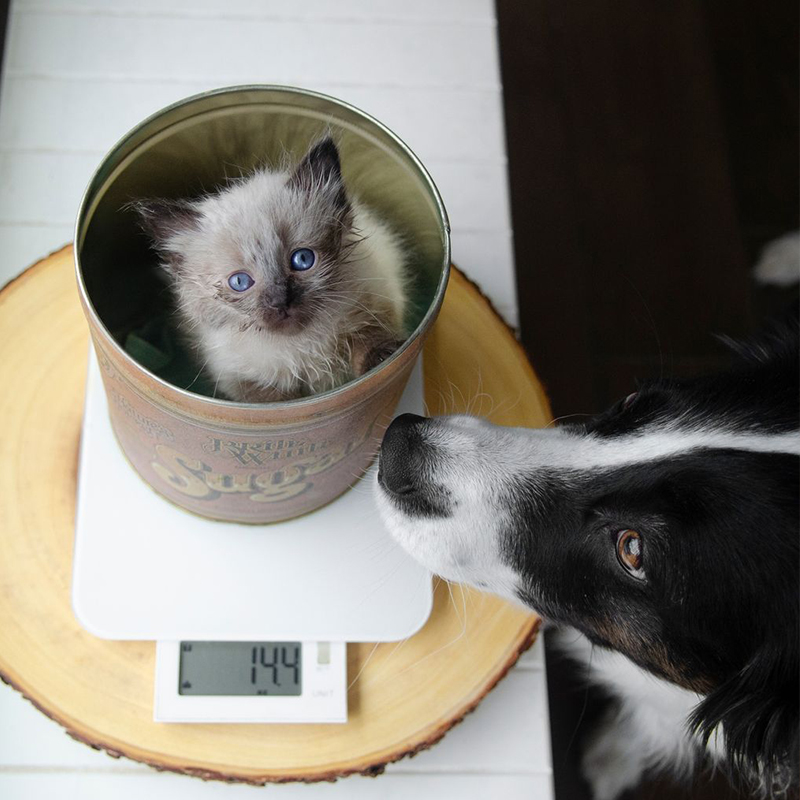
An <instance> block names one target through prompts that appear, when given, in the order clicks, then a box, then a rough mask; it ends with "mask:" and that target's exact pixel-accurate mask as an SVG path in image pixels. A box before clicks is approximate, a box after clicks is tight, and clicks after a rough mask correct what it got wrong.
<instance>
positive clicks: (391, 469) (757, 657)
mask: <svg viewBox="0 0 800 800" xmlns="http://www.w3.org/2000/svg"><path fill="white" fill-rule="evenodd" d="M733 347H734V350H735V351H736V353H735V355H736V362H737V363H736V364H735V365H734V366H733V368H732V369H731V370H730V371H729V372H726V373H724V374H719V375H715V376H711V377H703V378H697V379H693V380H685V381H677V380H659V381H656V382H653V383H649V384H646V385H644V386H643V387H642V388H640V390H639V391H637V392H635V393H634V394H631V395H629V396H628V397H626V398H625V399H624V400H622V401H621V402H620V403H618V404H617V405H616V406H614V407H613V408H611V409H610V410H609V411H607V412H605V413H603V414H601V415H599V416H597V417H595V418H593V419H591V420H590V421H589V422H587V423H585V424H578V425H575V424H571V425H564V426H561V427H559V428H555V429H543V430H530V429H525V428H504V427H498V426H495V425H492V424H490V423H488V422H486V421H484V420H481V419H478V418H475V417H470V416H449V417H438V418H432V419H428V418H424V417H418V416H415V415H412V414H404V415H402V416H400V417H398V418H397V419H395V420H394V422H393V423H392V424H391V426H390V427H389V429H388V430H387V432H386V435H385V438H384V440H383V445H382V448H381V455H380V467H379V471H378V477H377V488H376V495H377V501H378V505H379V507H380V510H381V514H382V517H383V519H384V521H385V523H386V525H387V527H388V528H389V530H390V531H391V533H392V534H393V536H394V538H395V539H396V540H397V541H398V542H399V543H400V544H401V545H402V546H403V547H405V548H406V549H407V550H408V551H409V553H411V555H413V556H414V557H415V558H417V559H418V560H419V561H421V562H422V563H423V564H425V565H426V566H427V567H428V568H429V569H431V570H432V571H434V572H436V573H438V574H439V575H441V576H443V577H444V578H446V579H448V580H453V581H459V582H465V583H469V584H472V585H473V586H475V587H477V588H479V589H482V590H485V591H490V592H494V593H496V594H499V595H501V596H504V597H506V598H509V599H511V600H513V601H516V602H519V603H522V604H524V605H525V606H527V607H529V608H531V609H533V610H535V611H537V612H538V613H540V614H541V615H542V616H544V617H545V618H546V619H547V620H548V621H551V622H555V623H557V624H558V625H559V627H560V633H559V639H560V644H561V647H562V648H563V649H565V650H566V651H567V652H568V653H569V654H570V655H571V656H573V657H575V658H577V659H580V660H581V661H582V662H584V663H585V664H586V666H587V668H588V672H589V676H590V680H592V681H593V682H595V683H598V684H601V685H603V686H605V687H606V689H608V690H610V692H611V693H612V695H613V696H614V697H615V699H616V703H615V710H614V713H613V714H611V715H610V716H608V717H607V718H606V719H605V720H604V722H603V724H602V725H601V726H600V729H599V730H597V731H596V732H595V733H594V736H593V738H592V740H591V741H590V743H589V746H588V748H587V749H586V751H585V753H584V756H583V770H584V774H585V777H586V778H587V779H588V781H589V783H590V785H591V787H592V789H593V792H594V796H595V798H596V800H612V798H616V797H618V796H619V794H620V793H621V792H623V791H624V790H625V789H627V788H630V787H633V786H635V785H636V784H638V782H639V781H640V779H641V777H642V775H643V773H644V772H645V771H646V770H650V769H653V768H656V769H659V768H661V769H671V770H673V771H674V772H676V773H678V774H681V773H682V774H684V775H688V774H691V772H692V770H693V768H694V767H695V766H698V765H699V764H700V763H701V762H703V761H704V760H706V761H708V760H710V761H711V762H712V763H714V764H717V763H720V764H725V763H726V764H727V765H728V767H729V768H730V773H729V774H731V775H732V776H738V778H739V779H740V780H742V781H743V782H744V783H745V784H747V785H749V786H750V787H755V788H756V790H758V791H760V792H761V793H762V794H767V795H774V796H782V794H784V793H785V792H787V791H789V790H790V788H791V787H793V786H796V785H797V782H798V763H797V759H798V748H800V740H799V739H798V682H799V681H800V662H799V661H798V633H799V631H798V596H799V595H798V571H799V569H798V557H799V555H798V487H800V474H799V472H798V462H799V461H800V459H799V458H798V456H799V455H800V436H798V419H799V418H800V409H799V408H798V382H799V381H800V374H799V372H798V363H799V362H798V358H799V357H800V356H799V354H798V325H797V322H796V321H792V322H791V323H789V324H787V325H786V326H785V328H781V329H778V328H775V329H773V330H772V331H771V332H768V333H766V334H764V335H762V336H761V337H760V338H757V339H755V340H753V341H752V342H751V343H749V344H747V345H738V344H734V345H733Z"/></svg>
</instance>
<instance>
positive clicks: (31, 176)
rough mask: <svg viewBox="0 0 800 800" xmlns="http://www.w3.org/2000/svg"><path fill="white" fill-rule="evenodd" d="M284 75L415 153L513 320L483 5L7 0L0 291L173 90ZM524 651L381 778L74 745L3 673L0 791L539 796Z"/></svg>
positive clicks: (55, 241) (539, 768)
mask: <svg viewBox="0 0 800 800" xmlns="http://www.w3.org/2000/svg"><path fill="white" fill-rule="evenodd" d="M234 83H285V84H290V85H295V86H304V87H307V88H311V89H315V90H318V91H322V92H325V93H328V94H332V95H335V96H338V97H341V98H342V99H344V100H347V101H348V102H351V103H353V104H354V105H356V106H359V107H361V108H363V109H364V110H365V111H368V112H369V113H371V114H373V115H374V116H376V117H377V118H378V119H380V120H382V121H383V122H385V123H386V124H387V125H389V126H390V127H391V128H392V129H393V130H394V131H395V132H396V133H397V134H398V135H399V136H400V137H401V138H403V139H404V140H405V141H406V142H407V143H408V144H409V145H410V146H411V148H412V149H413V150H415V152H416V153H417V154H418V155H419V156H420V158H421V159H422V161H423V162H424V163H425V164H426V166H427V167H428V169H429V170H430V172H431V174H432V175H433V177H434V180H435V181H436V182H437V184H438V185H439V188H440V189H441V191H442V194H443V197H444V201H445V204H446V206H447V208H448V211H449V213H450V217H451V223H452V228H453V256H454V260H455V262H456V263H457V264H458V265H459V266H460V267H461V268H462V269H464V271H465V272H466V273H467V274H468V275H469V276H470V277H472V278H473V279H474V280H476V281H477V282H478V283H479V284H481V286H482V288H483V289H484V291H485V292H486V293H487V294H488V295H489V297H490V298H491V299H492V301H493V302H494V304H495V306H496V307H497V308H498V310H499V311H500V312H501V313H502V314H503V315H504V316H505V317H506V319H507V320H508V321H509V322H511V323H512V324H515V323H516V321H517V306H516V296H515V290H514V277H513V275H514V273H513V252H512V244H511V228H510V215H509V207H508V187H507V177H506V158H505V140H504V129H503V119H502V94H501V85H500V75H499V64H498V53H497V39H496V24H495V16H494V6H493V3H492V2H491V0H403V2H402V3H399V2H396V0H297V1H293V0H16V2H14V3H13V4H12V9H11V17H10V20H9V28H8V39H7V42H6V54H5V63H4V70H3V80H2V87H1V89H0V92H1V93H0V186H2V187H3V191H2V193H0V285H2V284H3V283H5V282H6V281H7V280H9V279H11V278H13V277H14V276H15V275H17V274H18V273H19V272H20V271H21V270H22V269H24V268H25V267H26V266H28V265H29V264H31V263H33V262H35V261H36V260H38V259H39V258H41V257H42V256H43V255H46V254H47V253H48V252H50V251H52V250H54V249H57V248H58V247H60V246H61V245H63V244H65V243H66V242H68V241H69V240H70V239H71V237H72V226H73V223H74V218H75V213H76V210H77V205H78V201H79V198H80V195H81V193H82V192H83V189H84V186H85V185H86V183H87V181H88V178H89V176H90V174H91V173H92V171H93V170H94V168H95V167H96V166H97V164H98V162H99V161H100V159H101V158H102V156H103V154H104V153H105V152H106V150H108V148H109V147H110V146H111V145H112V144H113V143H114V142H115V141H116V140H117V139H118V138H119V137H120V136H122V135H123V134H124V133H125V132H126V131H127V130H128V129H129V128H130V127H132V126H133V125H134V124H136V123H137V122H138V121H140V120H141V119H143V118H144V117H145V116H147V115H149V114H151V113H152V112H154V111H156V110H157V109H158V108H160V107H162V106H164V105H166V104H168V103H170V102H173V101H174V100H177V99H179V98H181V97H184V96H186V95H189V94H194V93H196V92H200V91H203V90H206V89H210V88H214V87H218V86H222V85H226V84H234ZM541 656H542V654H541V647H540V645H538V644H537V646H536V647H535V648H534V650H533V651H531V652H530V653H528V654H526V655H525V656H524V657H523V659H522V660H521V663H520V664H519V665H518V666H517V667H515V668H514V669H513V670H512V672H511V673H510V674H509V675H508V676H507V677H506V678H505V679H504V680H503V681H502V682H501V683H500V685H499V686H498V687H497V688H496V689H495V690H494V691H493V692H492V693H491V694H490V695H489V697H488V698H487V699H486V700H485V701H484V702H483V703H482V704H481V706H480V707H479V708H478V710H477V711H476V712H475V713H474V714H472V715H471V716H469V717H468V718H467V719H466V720H465V721H464V723H463V724H461V725H459V726H458V727H456V728H455V729H454V730H453V731H452V732H451V733H450V734H448V735H447V736H446V737H445V739H444V740H443V741H442V742H441V743H440V744H438V745H436V746H435V747H434V748H433V749H431V750H429V751H427V752H424V753H421V754H420V755H419V756H417V757H416V758H414V759H411V760H405V761H401V762H399V763H398V764H395V765H391V766H390V767H389V768H388V770H387V772H386V774H385V775H383V776H381V777H379V778H377V779H366V778H349V779H347V780H344V781H340V782H338V783H337V784H333V785H329V784H324V785H312V786H302V785H289V786H272V787H267V788H266V789H257V788H253V787H247V786H229V785H225V784H219V783H202V782H201V781H199V780H197V779H193V778H185V777H180V776H175V775H168V774H159V773H156V772H154V771H153V770H151V769H149V768H148V767H145V766H142V765H139V764H135V763H133V762H130V761H125V760H120V761H117V760H114V759H112V758H110V757H109V756H107V755H105V754H103V753H98V752H95V751H93V750H91V749H89V748H88V747H86V746H84V745H82V744H79V743H77V742H74V741H73V740H71V739H70V738H69V737H67V736H66V734H65V733H64V732H63V731H62V730H61V728H60V727H59V726H58V725H56V724H55V723H53V722H51V721H50V720H49V719H47V718H46V717H44V716H43V715H41V714H40V713H39V712H37V711H36V710H35V709H33V707H32V706H31V705H30V704H29V703H28V702H27V701H25V700H24V699H23V698H21V697H20V696H19V695H18V694H16V693H15V692H14V691H12V690H11V689H9V688H8V687H5V686H0V798H2V800H23V799H24V800H28V798H34V799H35V800H38V798H50V797H56V796H57V797H59V798H61V799H62V800H70V798H81V800H94V799H95V798H97V799H98V800H100V799H101V798H102V799H103V800H105V798H109V797H114V798H118V799H119V800H126V799H127V798H137V800H138V798H141V797H144V796H146V797H148V798H149V800H161V798H170V800H182V799H183V798H193V799H195V798H196V799H197V800H200V799H201V798H231V800H233V798H238V797H244V798H248V797H254V796H255V795H256V793H257V792H260V791H267V792H270V794H272V793H275V794H276V795H279V796H282V797H285V798H294V797H304V798H309V800H318V799H319V798H323V797H331V798H339V797H347V798H354V800H361V798H364V799H365V800H370V799H372V798H382V799H383V798H387V799H391V798H408V797H414V798H419V800H426V799H427V798H437V800H449V798H458V799H459V800H471V799H472V798H476V799H477V798H495V797H498V798H499V797H502V798H508V800H515V799H516V798H526V799H528V800H529V799H531V798H537V800H538V798H542V799H543V800H547V798H551V797H552V789H551V768H550V767H551V761H550V744H549V723H548V716H547V695H546V687H545V679H544V665H543V661H542V657H541Z"/></svg>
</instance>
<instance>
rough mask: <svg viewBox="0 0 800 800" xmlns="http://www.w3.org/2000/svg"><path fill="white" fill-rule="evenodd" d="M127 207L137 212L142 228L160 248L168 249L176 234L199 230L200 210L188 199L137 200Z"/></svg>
mask: <svg viewBox="0 0 800 800" xmlns="http://www.w3.org/2000/svg"><path fill="white" fill-rule="evenodd" d="M126 208H130V209H132V210H133V211H135V212H136V214H137V216H138V217H139V224H140V225H141V226H142V229H143V230H144V232H145V233H147V234H148V235H149V236H150V238H151V239H152V240H153V244H154V245H155V247H156V248H158V249H159V250H167V249H169V248H168V243H169V241H170V239H172V238H173V237H174V236H175V235H176V234H179V233H183V232H184V231H188V230H197V227H198V221H199V219H200V212H199V211H198V210H197V207H196V206H195V204H194V203H191V202H190V201H188V200H135V201H134V202H132V203H129V204H128V205H127V206H126Z"/></svg>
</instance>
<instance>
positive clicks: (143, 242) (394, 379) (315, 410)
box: [75, 86, 450, 523]
mask: <svg viewBox="0 0 800 800" xmlns="http://www.w3.org/2000/svg"><path fill="white" fill-rule="evenodd" d="M328 131H330V132H331V133H332V134H333V135H334V137H335V139H336V141H337V144H338V146H339V151H340V154H341V163H342V172H343V175H344V180H345V184H346V186H347V189H348V192H351V193H353V194H354V195H355V196H357V197H358V198H359V200H360V201H361V202H363V203H364V204H365V205H367V206H369V207H370V208H373V209H375V210H376V211H377V212H378V213H379V214H380V215H381V216H382V218H384V219H385V220H386V221H387V222H388V223H389V224H390V225H391V226H392V228H393V229H394V230H396V231H397V232H398V233H400V234H401V235H402V237H403V240H404V242H405V243H406V245H407V246H408V248H409V253H410V269H411V272H412V273H413V282H414V290H413V298H412V301H413V302H412V306H413V307H414V308H415V309H416V310H415V314H416V316H415V318H414V319H413V320H412V322H411V325H410V326H409V327H410V329H411V330H412V333H411V335H410V336H409V337H408V339H407V340H406V341H405V343H404V344H403V346H402V347H401V348H400V349H399V350H397V351H396V352H395V353H394V354H393V355H391V356H390V357H389V358H387V359H386V360H385V361H384V362H383V363H381V364H380V365H378V366H377V367H376V368H374V369H372V370H371V371H369V372H368V373H366V374H365V375H362V376H361V377H359V378H357V379H355V380H353V381H351V382H349V383H347V384H345V385H343V386H341V387H339V388H336V389H334V390H331V391H328V392H324V393H321V394H318V395H314V396H311V397H306V398H302V399H298V400H290V401H285V402H280V403H264V404H246V403H234V402H230V401H227V400H222V399H220V398H215V397H210V396H204V395H201V394H199V393H196V392H195V391H192V390H191V389H189V388H180V387H179V386H177V385H173V384H172V383H169V382H168V381H166V380H164V379H162V378H160V377H158V376H157V375H156V374H155V373H154V372H153V371H151V370H150V369H148V368H147V367H145V366H143V365H142V364H140V363H139V362H137V361H136V360H135V359H134V358H133V357H132V356H131V355H129V353H128V352H127V351H126V350H125V348H124V346H123V344H124V342H125V341H126V337H127V336H128V334H130V332H131V331H133V330H134V329H136V328H137V326H140V325H141V324H142V323H143V322H146V321H147V319H148V318H149V317H152V315H153V314H154V313H156V312H157V311H158V308H159V304H163V303H164V299H163V298H164V295H165V291H164V287H163V284H161V283H160V281H159V279H158V275H157V269H156V258H157V257H156V255H155V253H154V252H153V251H152V250H151V249H150V247H149V244H148V241H147V239H146V238H145V237H144V236H143V234H142V233H141V231H140V229H139V226H138V223H137V220H136V218H135V215H134V213H133V211H131V210H130V209H128V208H126V206H127V205H128V204H129V203H130V202H131V201H132V200H137V199H141V198H154V197H158V198H179V197H180V198H186V197H192V196H198V195H200V194H202V193H204V192H205V191H207V190H208V189H210V188H212V187H215V186H219V185H220V184H222V183H223V182H224V181H225V180H226V179H227V178H228V177H229V173H233V174H235V175H239V174H247V173H248V172H249V171H250V170H251V169H253V168H255V167H257V166H259V165H263V164H265V163H266V164H277V163H280V161H281V159H285V157H286V155H287V154H288V155H289V156H290V157H291V158H292V159H293V160H294V161H299V160H300V158H301V157H302V155H303V154H304V153H305V152H306V151H307V149H308V147H309V145H310V144H311V143H312V142H313V141H315V140H317V139H318V138H319V137H320V136H321V135H323V134H324V133H326V132H328ZM75 264H76V271H77V279H78V287H79V291H80V297H81V302H82V305H83V309H84V313H85V315H86V318H87V320H88V323H89V329H90V333H91V338H92V342H93V344H94V349H95V352H96V354H97V358H98V362H99V364H100V367H101V373H102V377H103V384H104V388H105V392H106V396H107V398H108V408H109V414H110V417H111V423H112V426H113V429H114V432H115V434H116V436H117V439H118V440H119V444H120V446H121V448H122V450H123V451H124V453H125V455H126V456H127V458H128V460H129V461H130V463H131V464H132V465H133V467H134V468H135V470H136V471H137V472H138V473H139V475H140V476H141V477H142V478H143V479H144V480H145V481H147V483H148V484H150V486H152V487H153V489H155V490H156V491H157V492H159V493H160V494H162V495H163V496H164V497H166V498H168V499H169V500H171V501H172V502H173V503H176V504H177V505H179V506H181V507H182V508H184V509H186V510H188V511H192V512H194V513H197V514H200V515H202V516H204V517H210V518H212V519H217V520H223V521H230V522H250V523H265V522H276V521H280V520H286V519H290V518H292V517H295V516H298V515H300V514H304V513H307V512H309V511H313V510H314V509H317V508H319V507H320V506H322V505H324V504H326V503H328V502H329V501H331V500H333V499H334V498H336V497H338V496H339V495H340V494H342V493H343V492H344V491H345V490H346V489H347V488H348V487H349V486H351V485H352V484H353V483H354V482H356V480H357V479H358V478H359V477H360V476H361V475H362V474H363V472H364V470H365V469H366V468H367V467H368V466H369V464H370V463H371V461H372V459H373V457H374V455H375V453H376V451H377V449H378V446H379V443H380V440H381V437H382V434H383V431H384V430H385V428H386V426H387V425H388V424H389V422H390V420H391V417H392V413H393V411H394V408H395V405H396V404H397V401H398V400H399V398H400V395H401V394H402V391H403V388H404V386H405V383H406V381H407V379H408V376H409V374H410V372H411V369H412V367H413V364H414V362H415V360H416V358H417V356H418V355H419V353H420V351H421V349H422V345H423V341H424V339H425V336H426V334H427V333H428V331H429V330H430V327H431V325H432V324H433V321H434V319H435V318H436V315H437V314H438V311H439V309H440V307H441V303H442V299H443V297H444V292H445V288H446V285H447V278H448V274H449V265H450V237H449V225H448V221H447V215H446V212H445V209H444V205H443V204H442V200H441V197H440V196H439V192H438V191H437V189H436V186H435V185H434V183H433V181H432V180H431V178H430V176H429V175H428V173H427V172H426V170H425V168H424V167H423V166H422V164H421V163H420V161H419V160H418V159H417V158H416V156H415V155H414V154H413V153H412V152H411V150H409V148H408V147H407V146H406V145H405V144H404V143H403V142H402V141H400V139H398V138H397V136H395V135H394V134H393V133H392V132H391V131H390V130H389V129H388V128H386V127H385V126H384V125H382V124H381V123H380V122H378V121H377V120H375V119H373V118H372V117H370V116H368V115H367V114H365V113H364V112H362V111H360V110H358V109H356V108H354V107H353V106H350V105H348V104H346V103H343V102H341V101H339V100H336V99H334V98H331V97H327V96H324V95H321V94H317V93H315V92H309V91H305V90H301V89H293V88H289V87H281V86H236V87H229V88H224V89H219V90H215V91H212V92H207V93H204V94H201V95H197V96H194V97H190V98H187V99H185V100H182V101H180V102H178V103H175V104H174V105H171V106H169V107H167V108H165V109H163V110H162V111H159V112H158V113H156V114H154V115H153V116H151V117H150V118H149V119H147V120H145V121H144V122H142V123H141V124H140V125H138V126H137V127H135V128H134V129H133V130H132V131H130V133H128V134H127V135H126V136H125V137H123V139H122V140H121V141H120V142H119V143H118V144H117V145H116V146H115V147H114V148H113V149H112V150H111V151H110V152H109V154H108V155H107V156H106V157H105V158H104V159H103V161H102V162H101V164H100V166H99V167H98V169H97V172H96V173H95V175H94V176H93V177H92V179H91V181H90V183H89V186H88V187H87V189H86V193H85V194H84V197H83V200H82V202H81V206H80V210H79V213H78V219H77V223H76V229H75Z"/></svg>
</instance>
